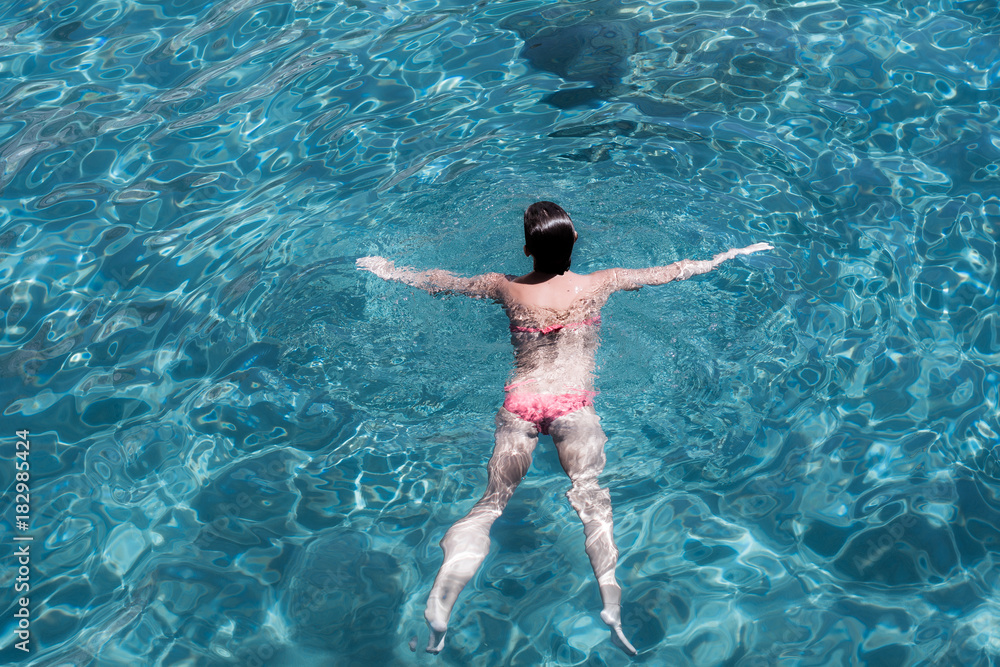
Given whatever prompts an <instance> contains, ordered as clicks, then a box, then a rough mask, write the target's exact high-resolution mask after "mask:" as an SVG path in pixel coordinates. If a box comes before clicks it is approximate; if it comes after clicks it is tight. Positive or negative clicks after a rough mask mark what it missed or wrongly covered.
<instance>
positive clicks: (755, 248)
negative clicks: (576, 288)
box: [593, 243, 774, 291]
mask: <svg viewBox="0 0 1000 667" xmlns="http://www.w3.org/2000/svg"><path fill="white" fill-rule="evenodd" d="M773 247H774V246H772V245H771V244H770V243H755V244H753V245H751V246H747V247H746V248H734V249H732V250H727V251H725V252H720V253H719V254H718V255H716V256H715V257H713V258H712V259H701V260H699V259H682V260H681V261H679V262H674V263H673V264H667V265H666V266H653V267H650V268H648V269H607V270H604V271H597V272H595V273H594V274H593V275H594V277H596V278H598V279H599V280H602V281H604V282H605V283H606V285H607V286H609V287H610V288H611V291H616V290H636V289H639V288H640V287H642V286H643V285H663V284H664V283H669V282H671V281H673V280H686V279H688V278H690V277H691V276H696V275H698V274H700V273H708V272H709V271H711V270H712V269H714V268H715V267H717V266H718V265H719V264H722V263H723V262H725V261H726V260H727V259H732V258H733V257H736V256H737V255H749V254H751V253H755V252H760V251H761V250H770V249H771V248H773Z"/></svg>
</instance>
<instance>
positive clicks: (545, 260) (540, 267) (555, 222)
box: [524, 201, 576, 273]
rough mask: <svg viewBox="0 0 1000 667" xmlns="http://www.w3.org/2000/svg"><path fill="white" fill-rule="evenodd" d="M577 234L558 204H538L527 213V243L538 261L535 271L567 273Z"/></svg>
mask: <svg viewBox="0 0 1000 667" xmlns="http://www.w3.org/2000/svg"><path fill="white" fill-rule="evenodd" d="M575 241H576V231H575V230H574V229H573V221H572V220H570V219H569V214H568V213H566V211H564V210H563V209H562V207H561V206H559V205H558V204H553V203H552V202H550V201H540V202H535V203H534V204H532V205H531V206H529V207H528V210H527V211H525V212H524V244H525V245H526V246H528V252H529V253H531V256H532V257H534V259H535V270H536V271H541V272H542V273H566V272H567V271H568V270H569V263H570V255H572V254H573V243H574V242H575Z"/></svg>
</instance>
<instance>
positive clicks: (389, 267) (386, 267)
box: [356, 257, 504, 299]
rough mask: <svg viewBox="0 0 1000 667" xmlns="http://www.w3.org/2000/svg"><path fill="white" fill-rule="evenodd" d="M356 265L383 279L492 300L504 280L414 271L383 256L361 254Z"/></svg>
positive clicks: (493, 276)
mask: <svg viewBox="0 0 1000 667" xmlns="http://www.w3.org/2000/svg"><path fill="white" fill-rule="evenodd" d="M356 264H357V268H359V269H362V270H365V271H371V272H372V273H374V274H375V275H376V276H378V277H379V278H382V279H383V280H398V281H399V282H401V283H405V284H407V285H410V286H411V287H416V288H417V289H422V290H424V291H425V292H430V293H431V294H440V293H441V292H451V293H453V294H464V295H465V296H471V297H475V298H479V299H495V298H499V296H500V294H501V290H502V285H503V283H504V277H503V275H502V274H500V273H484V274H483V275H480V276H474V277H472V278H463V277H462V276H456V275H455V274H453V273H451V272H449V271H442V270H440V269H431V270H430V271H417V270H416V269H411V268H409V267H406V266H396V265H395V263H393V262H390V261H389V260H387V259H385V258H384V257H361V258H359V259H358V260H357V262H356Z"/></svg>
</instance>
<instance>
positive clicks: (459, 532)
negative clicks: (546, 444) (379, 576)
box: [424, 408, 538, 653]
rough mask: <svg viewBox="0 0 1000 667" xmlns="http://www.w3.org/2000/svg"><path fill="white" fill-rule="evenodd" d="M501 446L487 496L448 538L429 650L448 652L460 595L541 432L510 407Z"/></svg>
mask: <svg viewBox="0 0 1000 667" xmlns="http://www.w3.org/2000/svg"><path fill="white" fill-rule="evenodd" d="M496 424H497V430H496V446H495V447H494V448H493V456H492V457H490V462H489V465H488V466H487V471H488V472H489V481H488V482H487V485H486V493H484V494H483V497H482V498H481V499H480V500H479V502H478V503H476V504H475V505H474V506H473V508H472V510H471V511H470V512H469V513H468V514H466V515H465V517H463V518H461V519H459V520H458V521H456V522H455V525H453V526H452V527H451V528H449V529H448V532H447V533H445V536H444V539H443V540H441V548H442V549H443V550H444V562H443V563H442V564H441V570H440V571H439V572H438V575H437V578H436V579H435V580H434V587H433V588H432V589H431V594H430V597H428V598H427V609H426V611H425V612H424V618H425V619H426V620H427V625H428V627H430V630H431V637H430V642H429V643H428V644H427V651H428V652H430V653H438V652H440V651H441V649H442V648H444V635H445V632H446V631H447V630H448V619H449V617H450V616H451V610H452V607H454V606H455V600H457V599H458V594H459V593H461V592H462V589H463V588H465V584H467V583H468V581H469V579H471V578H472V576H473V575H474V574H475V573H476V570H478V569H479V565H480V564H481V563H482V562H483V559H484V558H486V554H488V553H489V551H490V526H492V525H493V522H494V521H495V520H496V518H497V517H499V516H500V514H501V513H502V512H503V509H504V507H506V506H507V501H508V500H510V497H511V495H512V494H513V493H514V489H516V488H517V485H518V484H520V482H521V480H522V479H523V478H524V476H525V474H527V472H528V468H529V467H530V466H531V453H532V452H533V451H534V450H535V445H536V444H538V428H537V427H536V426H535V425H534V424H533V423H531V422H528V421H525V420H523V419H521V418H519V417H517V416H515V415H513V414H511V413H510V412H508V411H507V410H505V409H504V408H501V409H500V412H498V413H497V419H496Z"/></svg>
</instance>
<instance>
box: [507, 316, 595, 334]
mask: <svg viewBox="0 0 1000 667" xmlns="http://www.w3.org/2000/svg"><path fill="white" fill-rule="evenodd" d="M600 323H601V316H600V315H597V316H595V317H589V318H587V319H585V320H584V321H582V322H569V323H568V324H550V325H548V326H547V327H541V328H535V327H521V326H517V325H514V324H512V325H510V330H511V331H512V332H514V333H540V334H548V333H552V332H553V331H559V330H560V329H575V328H577V327H585V326H588V325H591V324H600Z"/></svg>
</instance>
